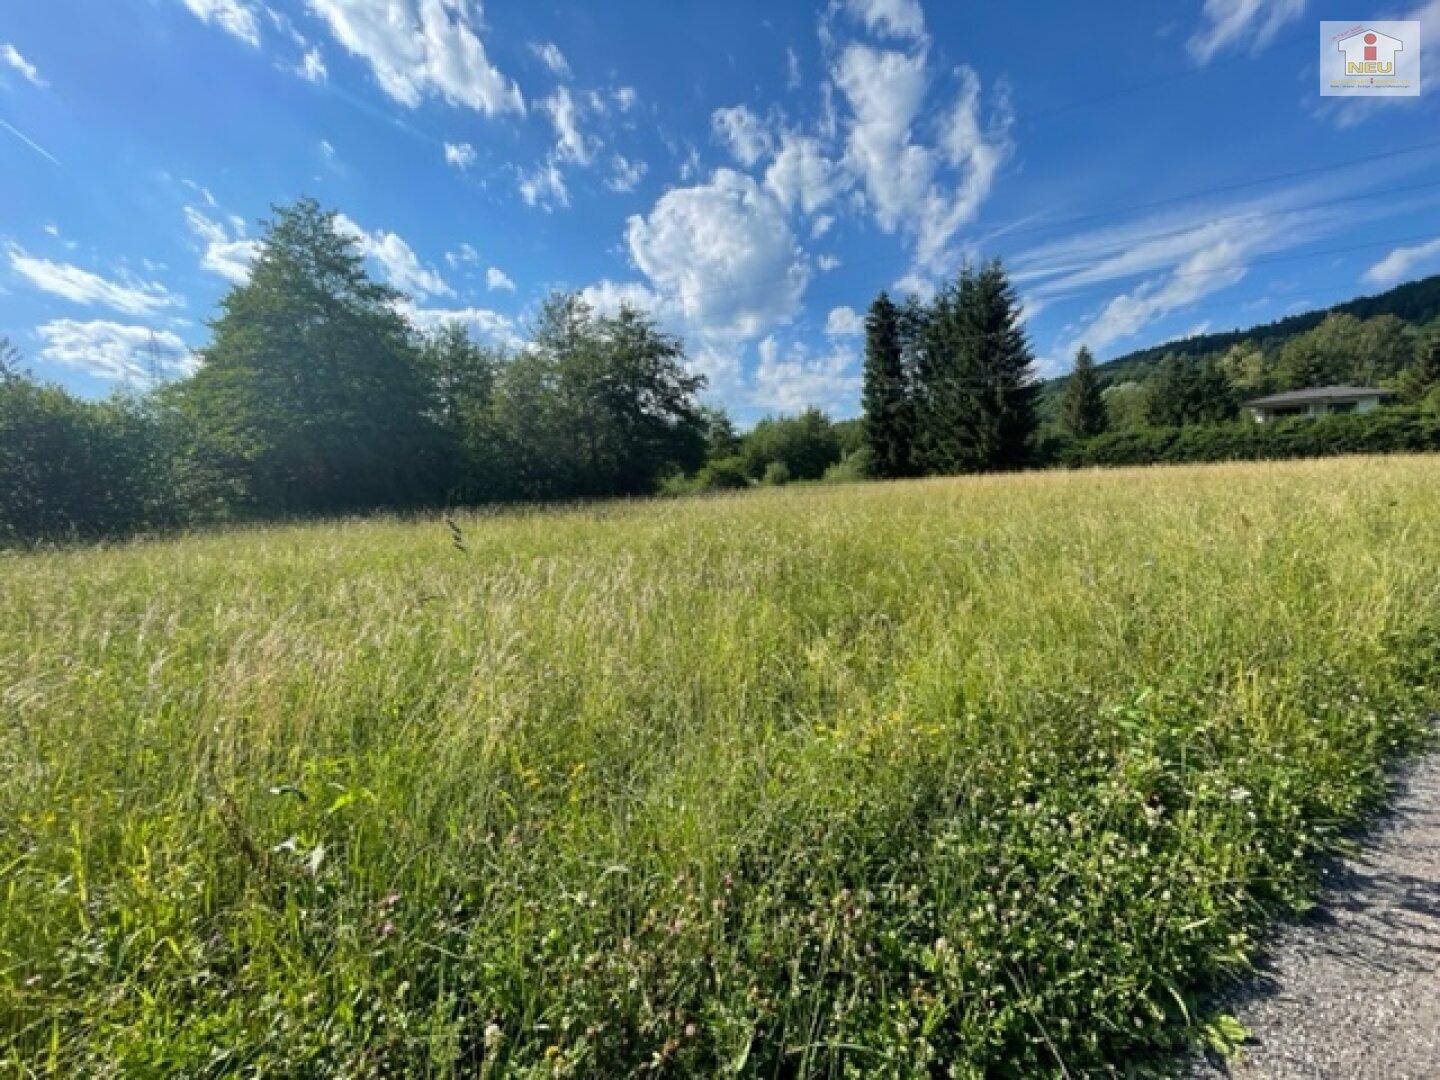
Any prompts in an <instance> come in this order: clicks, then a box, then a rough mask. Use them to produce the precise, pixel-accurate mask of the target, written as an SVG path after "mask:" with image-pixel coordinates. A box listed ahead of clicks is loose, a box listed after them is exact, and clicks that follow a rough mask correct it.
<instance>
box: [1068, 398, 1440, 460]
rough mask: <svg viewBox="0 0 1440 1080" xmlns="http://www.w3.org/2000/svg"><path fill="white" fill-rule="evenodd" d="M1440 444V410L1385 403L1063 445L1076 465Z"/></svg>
mask: <svg viewBox="0 0 1440 1080" xmlns="http://www.w3.org/2000/svg"><path fill="white" fill-rule="evenodd" d="M1426 451H1440V415H1437V414H1435V413H1432V412H1428V411H1426V410H1422V409H1382V410H1379V411H1377V412H1373V413H1369V414H1366V415H1363V416H1361V415H1355V414H1350V415H1333V416H1322V417H1318V418H1316V419H1313V420H1310V419H1304V418H1296V419H1293V420H1282V421H1277V422H1274V423H1268V424H1257V423H1254V422H1253V421H1237V422H1235V423H1230V424H1218V425H1208V426H1207V425H1192V426H1187V427H1181V428H1173V427H1172V428H1137V429H1134V430H1124V431H1113V432H1110V433H1109V434H1106V435H1102V436H1100V437H1099V438H1097V439H1090V440H1088V441H1086V442H1083V443H1075V444H1073V445H1072V446H1070V447H1069V448H1068V449H1067V448H1060V449H1059V450H1058V451H1057V453H1056V457H1055V461H1056V463H1059V464H1067V465H1072V466H1081V467H1084V466H1121V465H1154V464H1182V463H1194V462H1205V461H1278V460H1282V459H1286V458H1307V457H1331V456H1335V455H1339V454H1390V453H1423V452H1426Z"/></svg>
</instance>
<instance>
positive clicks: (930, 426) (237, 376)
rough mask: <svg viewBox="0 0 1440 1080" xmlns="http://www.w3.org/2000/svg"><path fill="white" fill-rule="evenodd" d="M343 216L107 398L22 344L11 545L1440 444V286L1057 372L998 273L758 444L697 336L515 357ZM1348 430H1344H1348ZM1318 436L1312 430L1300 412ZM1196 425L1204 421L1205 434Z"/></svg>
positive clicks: (585, 322)
mask: <svg viewBox="0 0 1440 1080" xmlns="http://www.w3.org/2000/svg"><path fill="white" fill-rule="evenodd" d="M336 221H337V215H336V214H335V213H334V212H331V211H328V210H325V209H323V208H322V207H320V206H319V205H318V204H316V203H314V202H312V201H301V202H298V203H296V204H294V205H291V206H286V207H279V208H277V209H276V213H275V218H274V220H273V221H272V222H270V223H268V225H267V226H266V229H265V234H264V238H263V242H262V245H261V249H260V255H259V257H258V258H257V260H256V262H255V264H254V267H253V271H252V274H251V276H250V278H249V280H248V281H247V282H246V283H244V284H242V285H239V286H237V287H235V288H234V289H233V290H232V291H231V292H230V293H229V294H228V295H227V296H226V297H225V298H224V299H223V300H222V302H221V304H220V310H219V313H218V315H217V317H216V318H215V319H214V321H213V322H212V323H211V329H212V333H213V336H212V339H211V341H210V342H209V344H208V345H206V346H205V347H204V348H202V349H201V350H200V351H199V353H198V356H197V359H198V365H197V368H196V371H195V373H194V374H193V375H191V376H190V377H188V378H184V379H180V380H177V381H175V382H172V383H169V384H166V385H163V386H159V387H155V388H153V389H151V390H150V391H148V392H146V393H117V394H115V395H113V396H111V397H109V398H107V399H105V400H101V401H92V400H86V399H82V398H79V397H76V396H74V395H72V394H69V393H67V392H66V391H64V390H63V389H61V388H59V387H56V386H52V385H47V384H44V383H42V382H40V381H38V380H36V379H35V378H34V377H33V376H31V375H30V374H29V373H28V372H27V371H26V370H25V368H24V364H23V359H22V358H21V356H20V355H19V353H18V352H17V351H16V350H15V349H14V348H13V347H12V346H10V345H9V344H8V343H6V342H3V341H0V542H9V543H16V542H22V543H23V542H33V541H36V540H43V539H71V538H91V537H99V536H118V535H127V534H133V533H136V532H141V531H145V530H154V529H170V528H177V527H185V526H191V525H204V524H210V523H223V522H236V521H248V520H267V519H276V518H288V517H296V516H307V515H316V514H329V515H334V514H348V513H361V512H367V511H373V510H390V511H412V510H432V509H437V508H445V507H457V506H476V505H492V504H505V503H515V502H553V501H562V500H576V499H595V498H613V497H631V496H646V495H653V494H662V493H663V494H690V493H700V492H706V491H721V490H727V489H739V488H745V487H749V486H751V485H755V484H768V485H776V484H784V483H789V482H792V481H818V480H830V481H851V480H860V479H866V478H898V477H912V476H928V475H952V474H957V473H973V472H987V471H1002V470H1013V469H1018V468H1026V467H1040V466H1047V465H1106V464H1140V463H1146V462H1157V461H1168V460H1217V459H1221V460H1223V459H1230V458H1242V457H1287V456H1297V455H1302V454H1305V455H1308V454H1325V453H1341V452H1351V451H1367V452H1369V451H1374V452H1378V451H1386V450H1425V449H1440V351H1437V349H1440V344H1437V343H1440V277H1437V278H1432V279H1429V280H1427V281H1422V282H1417V283H1414V284H1413V285H1408V286H1404V287H1402V288H1400V289H1396V290H1394V291H1392V292H1390V293H1387V294H1385V295H1384V296H1381V297H1373V298H1368V299H1364V300H1358V301H1355V302H1353V303H1351V304H1345V305H1340V306H1339V307H1337V308H1335V309H1331V310H1329V311H1326V312H1316V313H1312V314H1310V315H1304V316H1297V317H1295V318H1293V319H1288V320H1284V321H1282V322H1279V323H1275V324H1271V325H1270V326H1267V327H1258V328H1256V329H1254V330H1251V331H1245V332H1239V333H1235V334H1225V335H1212V336H1210V337H1205V338H1194V339H1191V340H1189V341H1186V342H1180V343H1176V344H1174V345H1171V346H1165V347H1161V348H1157V349H1151V350H1146V351H1145V352H1143V353H1136V354H1133V355H1131V356H1129V357H1123V358H1121V359H1120V360H1117V361H1112V362H1110V363H1108V364H1103V365H1097V364H1096V363H1095V362H1094V360H1093V358H1092V357H1091V356H1090V355H1089V353H1088V352H1086V351H1085V350H1081V352H1080V355H1078V356H1077V357H1076V358H1075V368H1074V373H1073V374H1072V375H1071V376H1068V377H1067V378H1065V379H1063V380H1057V381H1054V382H1051V383H1049V384H1042V383H1040V382H1039V381H1038V380H1037V379H1036V378H1035V375H1034V369H1033V361H1032V355H1031V351H1030V347H1029V344H1028V342H1027V340H1026V335H1025V333H1024V328H1023V319H1022V317H1021V304H1020V301H1019V298H1018V296H1017V295H1016V293H1015V290H1014V288H1013V287H1012V286H1011V284H1010V282H1009V279H1008V277H1007V275H1006V272H1005V270H1004V268H1003V267H1002V266H1001V264H1000V263H999V262H998V261H997V262H991V263H988V264H985V265H983V266H979V267H969V266H967V267H965V268H963V269H962V270H961V272H960V273H959V274H958V275H957V277H956V279H955V280H954V281H953V282H952V283H950V284H949V285H947V286H945V287H943V288H941V289H940V290H939V291H938V292H937V293H936V295H935V296H934V298H933V299H932V300H931V301H930V302H928V303H922V302H921V301H920V300H918V299H917V298H914V297H910V298H908V299H904V300H901V301H899V302H897V301H896V300H893V299H892V298H891V297H890V296H889V295H888V294H886V293H881V294H880V296H879V297H877V299H876V300H875V302H874V303H873V304H872V305H871V308H870V311H869V314H868V317H867V319H866V323H865V366H864V381H863V393H862V401H861V406H862V413H863V415H862V417H861V418H860V419H857V420H850V421H842V422H838V423H837V422H835V421H833V420H832V419H831V418H830V417H828V416H826V415H825V414H824V413H822V412H820V411H818V410H814V409H811V410H807V411H805V412H803V413H801V414H799V415H797V416H778V417H772V418H768V419H765V420H762V421H760V422H759V423H758V424H756V425H755V426H754V427H753V428H752V429H751V430H750V431H748V432H744V433H741V432H739V431H737V429H736V427H735V425H734V423H733V422H732V421H731V420H730V418H729V417H728V416H726V415H725V413H724V412H723V411H722V410H720V409H717V408H713V407H708V406H705V405H703V404H702V403H701V400H700V395H701V393H702V391H703V390H704V387H705V380H704V379H703V378H701V377H700V376H697V375H695V374H693V373H692V372H691V370H690V369H689V367H688V366H687V364H686V356H685V349H684V343H683V342H682V341H680V340H679V339H678V338H676V337H674V336H672V335H670V334H669V333H667V332H665V331H664V330H663V329H662V328H661V327H660V326H659V325H657V323H656V322H655V321H654V320H653V319H651V318H650V317H649V316H647V315H645V314H643V313H641V312H638V311H635V310H632V309H628V308H622V309H621V310H620V311H618V312H617V313H615V314H601V313H597V312H595V311H593V310H591V309H590V308H589V307H588V306H587V305H586V304H585V303H584V302H583V301H582V300H581V299H580V298H579V297H578V296H576V295H569V294H557V295H554V296H552V297H551V298H550V299H549V300H548V301H547V302H546V303H545V304H544V305H543V307H542V309H541V311H540V314H539V316H538V317H537V319H536V321H535V325H534V326H533V327H531V330H530V334H529V339H528V341H527V342H526V343H525V344H524V345H523V346H522V347H519V348H516V349H501V348H492V347H489V346H484V345H481V344H479V343H477V342H475V341H474V340H472V339H471V338H470V337H469V335H468V334H467V332H466V331H465V330H464V329H463V328H462V327H461V326H459V325H456V324H451V325H446V326H442V327H440V328H439V329H437V330H435V331H432V332H429V333H422V332H420V331H419V330H417V329H416V328H415V327H414V326H412V325H411V324H410V323H409V322H408V321H407V319H406V317H405V315H404V310H405V309H404V305H403V301H404V299H405V298H404V297H403V295H402V294H400V293H399V292H397V291H395V290H394V289H391V288H389V287H388V286H385V285H382V284H380V283H378V282H376V281H374V280H373V279H372V278H370V277H369V276H368V274H367V273H366V270H365V265H364V258H363V255H362V253H361V252H360V251H359V250H358V248H357V246H356V243H355V241H354V239H353V237H350V236H348V235H346V234H345V232H344V230H342V229H339V228H337V227H336ZM1335 383H1365V384H1378V385H1383V386H1388V387H1391V388H1393V389H1394V390H1396V392H1397V403H1398V406H1399V407H1397V408H1392V409H1386V410H1382V413H1383V414H1384V415H1382V416H1380V417H1378V418H1369V417H1351V418H1345V419H1344V421H1343V422H1337V423H1322V424H1310V425H1309V426H1306V427H1304V428H1303V430H1302V429H1297V428H1295V427H1294V424H1293V423H1292V424H1288V425H1267V429H1268V430H1265V431H1257V430H1255V428H1256V425H1254V424H1242V423H1240V422H1239V421H1238V418H1239V416H1240V407H1241V404H1242V403H1243V401H1244V400H1246V399H1247V398H1250V397H1255V396H1259V395H1261V394H1265V393H1269V392H1272V391H1275V390H1282V389H1288V388H1293V387H1305V386H1318V385H1326V384H1335ZM1338 419H1339V418H1337V420H1338ZM1300 423H1301V424H1304V423H1305V422H1304V421H1301V422H1300ZM1197 432H1198V434H1197Z"/></svg>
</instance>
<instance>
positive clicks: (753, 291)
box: [627, 169, 810, 338]
mask: <svg viewBox="0 0 1440 1080" xmlns="http://www.w3.org/2000/svg"><path fill="white" fill-rule="evenodd" d="M627 239H628V242H629V246H630V255H631V258H632V259H633V260H634V262H635V265H636V266H638V267H639V268H640V269H641V271H642V272H643V273H644V274H645V276H646V277H647V278H649V280H650V283H651V286H652V287H653V288H654V289H655V290H656V291H657V292H658V293H659V294H660V295H661V296H662V297H664V298H665V299H666V300H668V301H670V302H672V303H673V304H674V305H675V306H676V308H677V309H678V311H679V312H680V313H681V314H682V316H683V318H684V319H685V320H686V322H687V323H689V324H690V325H692V326H694V327H696V328H698V329H700V330H701V331H702V332H705V333H709V334H721V335H728V336H734V337H739V338H750V337H754V336H756V335H758V334H760V333H762V332H764V330H765V329H766V328H768V327H770V326H773V325H775V324H777V323H780V322H784V321H786V320H788V319H790V318H791V317H792V316H793V315H794V313H795V311H796V309H797V308H798V306H799V303H800V298H801V296H802V295H803V294H804V291H805V287H806V285H807V284H808V283H809V279H810V274H809V269H808V267H807V265H806V261H805V258H804V255H803V253H802V252H801V250H800V248H799V245H798V244H797V243H796V241H795V236H794V234H793V233H792V231H791V229H790V225H789V223H788V221H787V220H786V217H785V211H784V208H783V207H782V206H781V205H780V203H779V202H778V201H777V200H776V199H775V197H774V196H773V195H771V194H770V193H769V192H767V191H765V190H764V189H763V188H761V187H760V185H759V184H757V183H756V182H755V180H754V179H752V178H751V177H749V176H746V175H744V174H742V173H737V172H735V171H733V170H731V169H718V170H716V172H715V174H714V176H713V177H712V178H711V180H710V181H709V182H708V183H704V184H698V185H696V186H693V187H688V188H676V189H674V190H671V191H669V192H667V193H666V194H665V195H663V196H662V197H661V198H660V200H659V201H658V202H657V203H656V204H655V206H654V208H653V209H652V210H651V211H650V213H649V214H648V215H646V216H644V217H641V216H639V215H636V216H634V217H631V218H630V221H629V226H628V229H627Z"/></svg>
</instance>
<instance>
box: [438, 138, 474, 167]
mask: <svg viewBox="0 0 1440 1080" xmlns="http://www.w3.org/2000/svg"><path fill="white" fill-rule="evenodd" d="M476 156H477V155H476V153H475V147H473V146H471V145H470V144H469V143H468V142H462V143H448V142H447V143H446V144H445V164H447V165H454V166H455V168H457V169H461V170H464V169H468V168H470V166H471V165H474V164H475V158H476Z"/></svg>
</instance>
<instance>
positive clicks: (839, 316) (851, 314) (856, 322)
mask: <svg viewBox="0 0 1440 1080" xmlns="http://www.w3.org/2000/svg"><path fill="white" fill-rule="evenodd" d="M864 332H865V320H864V319H862V318H861V317H860V315H859V313H858V312H857V311H856V310H855V309H854V308H852V307H837V308H835V309H833V310H832V311H831V312H830V317H829V318H828V319H826V320H825V333H827V334H829V335H830V336H831V337H855V336H857V335H859V334H863V333H864Z"/></svg>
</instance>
